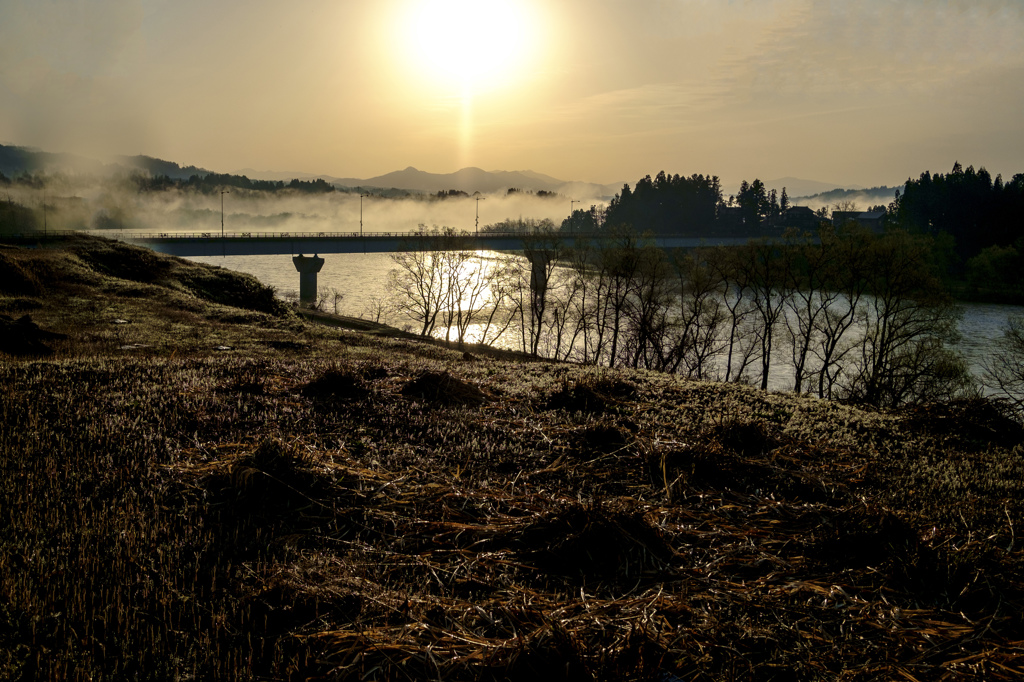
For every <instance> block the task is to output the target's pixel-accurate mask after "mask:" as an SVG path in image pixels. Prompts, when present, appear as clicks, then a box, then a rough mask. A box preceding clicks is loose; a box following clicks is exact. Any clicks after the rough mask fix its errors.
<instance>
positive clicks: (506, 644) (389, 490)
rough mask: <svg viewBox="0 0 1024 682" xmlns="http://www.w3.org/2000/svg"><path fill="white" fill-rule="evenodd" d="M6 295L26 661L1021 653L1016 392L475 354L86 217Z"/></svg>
mask: <svg viewBox="0 0 1024 682" xmlns="http://www.w3.org/2000/svg"><path fill="white" fill-rule="evenodd" d="M26 315H28V316H29V319H26V318H25V317H24V316H26ZM0 316H2V317H0V327H2V329H0V343H2V344H3V346H2V350H0V389H2V391H0V472H2V476H0V678H2V679H11V680H47V679H49V680H87V679H89V680H120V679H155V680H190V679H192V680H213V679H260V680H299V679H311V678H315V679H332V680H333V679H336V680H364V679H366V680H371V679H380V680H429V679H434V680H505V679H509V680H524V681H525V680H657V681H659V682H674V681H676V680H944V679H948V680H1011V679H1013V680H1016V679H1021V677H1022V676H1024V625H1022V621H1021V613H1022V611H1024V556H1022V547H1024V538H1021V537H1018V535H1019V534H1021V533H1022V531H1024V523H1022V520H1024V513H1022V512H1024V501H1022V496H1021V482H1022V481H1024V446H1022V445H1021V443H1022V442H1024V430H1022V428H1021V426H1020V425H1019V424H1017V423H1016V422H1014V421H1013V420H1011V419H1009V418H1008V417H1007V416H1006V414H1005V413H1004V411H1002V410H1001V409H1000V408H999V406H998V405H997V404H993V403H987V402H981V401H978V402H965V403H956V404H947V405H928V406H922V407H917V408H914V409H910V410H906V411H902V412H898V413H886V412H877V411H866V410H861V409H858V408H856V407H853V406H848V405H841V404H836V403H831V402H826V401H820V400H814V399H811V398H808V397H803V396H795V395H781V394H765V393H762V392H760V391H757V390H754V389H752V388H750V387H746V386H739V385H724V384H710V383H704V384H701V383H689V382H686V381H683V380H680V379H678V378H676V377H673V376H667V375H659V374H653V373H644V372H627V371H617V370H608V369H602V368H594V367H581V366H575V365H568V364H554V363H547V362H534V361H530V360H528V359H516V358H514V357H508V356H507V355H506V356H498V355H490V354H488V353H486V352H482V351H481V350H479V349H475V350H473V352H472V354H471V355H470V354H466V353H464V352H463V350H460V349H449V348H446V347H443V346H439V345H433V344H430V343H425V342H422V341H419V340H412V339H408V338H399V337H398V336H395V337H392V336H389V335H388V334H382V333H379V332H380V330H379V329H378V330H371V331H375V332H376V333H371V332H370V331H366V330H353V329H344V328H338V327H329V326H324V325H319V324H314V323H312V322H310V321H308V320H304V319H302V318H300V317H298V316H297V315H296V314H295V312H294V311H293V310H292V309H290V308H288V307H286V306H284V305H283V304H281V303H280V302H279V301H277V300H275V299H274V298H273V292H271V291H269V290H267V289H265V288H264V287H262V286H261V285H259V283H258V282H256V281H255V280H254V279H252V278H251V277H248V276H244V275H238V274H235V273H231V272H228V271H225V270H220V269H216V268H210V267H207V266H200V265H195V264H191V263H188V262H186V261H182V260H179V259H173V258H166V257H163V256H158V255H155V254H153V253H151V252H148V251H144V250H140V249H135V248H133V247H128V246H125V245H120V244H116V243H113V242H106V241H101V240H95V239H75V240H70V241H65V242H59V243H52V244H48V245H43V248H23V247H20V246H2V245H0Z"/></svg>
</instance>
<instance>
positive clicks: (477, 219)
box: [476, 197, 487, 237]
mask: <svg viewBox="0 0 1024 682" xmlns="http://www.w3.org/2000/svg"><path fill="white" fill-rule="evenodd" d="M486 199H487V197H477V198H476V236H477V237H479V236H480V202H481V201H485V200H486Z"/></svg>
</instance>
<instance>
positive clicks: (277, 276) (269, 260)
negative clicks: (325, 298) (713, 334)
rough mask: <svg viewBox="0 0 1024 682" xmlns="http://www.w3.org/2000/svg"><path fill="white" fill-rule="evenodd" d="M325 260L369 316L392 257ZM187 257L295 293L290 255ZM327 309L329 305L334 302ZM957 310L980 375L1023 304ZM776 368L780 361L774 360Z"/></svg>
mask: <svg viewBox="0 0 1024 682" xmlns="http://www.w3.org/2000/svg"><path fill="white" fill-rule="evenodd" d="M323 258H324V267H323V269H322V270H321V271H320V275H319V278H318V283H319V285H320V287H327V288H328V289H332V288H333V289H337V290H338V291H340V292H341V293H342V294H343V295H344V298H343V299H342V300H341V301H340V303H339V304H338V312H339V313H341V314H343V315H351V316H354V317H359V316H363V317H367V316H368V314H369V313H368V308H369V306H370V303H371V302H372V300H373V299H375V298H380V297H383V296H384V295H385V293H386V281H387V275H388V272H389V271H390V270H391V268H392V267H393V263H392V261H391V257H390V256H389V255H388V254H385V253H368V254H361V253H348V254H331V255H327V256H324V257H323ZM189 260H192V261H195V262H199V263H207V264H210V265H218V266H221V267H224V268H228V269H231V270H237V271H239V272H247V273H250V274H252V275H255V276H256V277H257V278H258V279H259V280H260V281H261V282H263V283H264V284H268V285H270V286H272V287H274V288H275V289H277V292H278V294H280V295H286V294H289V293H290V292H294V293H297V292H298V288H299V275H298V273H297V272H296V271H295V266H294V265H292V259H291V256H288V255H282V256H204V257H195V258H190V259H189ZM329 308H333V304H330V306H329ZM961 308H962V311H963V316H962V317H961V318H960V335H961V339H960V342H959V345H958V348H959V350H960V352H961V353H962V354H963V356H964V359H965V360H966V361H967V364H968V366H969V368H970V370H971V372H972V374H974V375H975V376H980V374H981V371H982V366H983V363H984V362H985V360H986V358H988V357H990V356H991V354H992V353H993V351H994V349H995V342H996V341H997V340H998V339H999V338H1000V337H1001V335H1002V333H1003V332H1002V330H1003V327H1004V326H1005V325H1006V321H1007V318H1008V317H1009V316H1011V315H1024V307H1022V306H1010V305H999V304H991V303H963V304H961ZM329 311H330V310H329ZM773 355H774V354H773ZM780 360H781V357H780ZM776 367H781V365H779V364H776ZM776 374H777V373H776ZM784 379H785V378H784V377H783V376H779V377H778V378H777V379H776V380H775V381H773V382H772V383H773V385H774V386H773V387H774V388H783V385H782V384H783V383H788V382H785V381H784ZM777 382H778V383H777Z"/></svg>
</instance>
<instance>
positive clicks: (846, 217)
mask: <svg viewBox="0 0 1024 682" xmlns="http://www.w3.org/2000/svg"><path fill="white" fill-rule="evenodd" d="M885 216H886V213H885V211H833V212H832V224H833V225H834V226H836V227H841V226H842V225H846V224H847V223H855V224H856V225H859V226H860V227H863V228H865V229H867V230H871V231H872V232H884V231H885Z"/></svg>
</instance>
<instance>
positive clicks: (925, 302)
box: [845, 232, 970, 407]
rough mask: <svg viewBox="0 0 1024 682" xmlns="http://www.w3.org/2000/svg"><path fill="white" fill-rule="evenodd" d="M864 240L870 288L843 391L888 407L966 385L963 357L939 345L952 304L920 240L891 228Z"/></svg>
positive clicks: (942, 395) (953, 316)
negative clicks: (855, 354) (868, 240)
mask: <svg viewBox="0 0 1024 682" xmlns="http://www.w3.org/2000/svg"><path fill="white" fill-rule="evenodd" d="M866 248H867V258H868V263H867V264H868V268H867V281H868V286H869V293H870V296H869V297H868V298H866V300H865V308H866V311H867V316H866V318H865V321H864V325H865V330H864V334H863V336H862V339H861V341H860V343H859V344H858V347H857V351H858V353H857V357H856V361H855V363H854V367H853V372H852V374H851V376H850V380H849V382H848V383H847V385H846V386H845V389H846V393H847V394H848V396H849V397H851V398H854V399H856V400H861V401H863V402H866V403H869V404H872V405H879V406H882V407H896V406H899V405H903V404H906V403H914V402H920V401H924V400H937V399H948V398H950V397H953V396H954V395H956V394H957V393H958V392H963V391H967V390H969V384H970V380H969V378H968V375H967V370H966V367H965V365H964V363H963V360H962V359H961V358H959V357H958V356H957V355H956V354H955V353H953V352H952V351H950V350H949V349H948V348H947V347H946V344H947V343H950V342H952V341H954V340H955V339H956V321H957V314H958V311H957V310H956V308H954V306H953V305H952V302H951V301H950V300H949V298H948V296H946V295H944V294H943V293H942V289H941V286H940V283H939V281H938V279H937V278H936V277H935V276H934V275H933V274H932V273H931V271H930V268H929V264H928V261H927V258H928V244H927V243H926V242H925V240H924V239H922V238H917V237H912V236H910V235H908V234H906V233H902V232H894V233H890V234H887V235H885V236H884V237H879V238H875V239H872V240H871V241H870V242H869V243H868V244H867V246H866Z"/></svg>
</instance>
